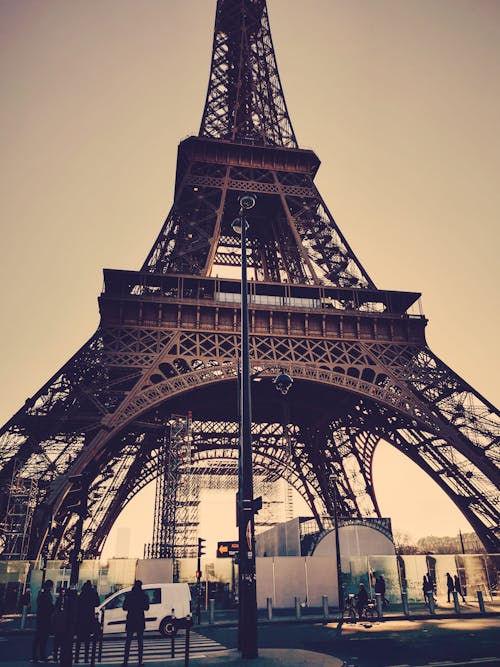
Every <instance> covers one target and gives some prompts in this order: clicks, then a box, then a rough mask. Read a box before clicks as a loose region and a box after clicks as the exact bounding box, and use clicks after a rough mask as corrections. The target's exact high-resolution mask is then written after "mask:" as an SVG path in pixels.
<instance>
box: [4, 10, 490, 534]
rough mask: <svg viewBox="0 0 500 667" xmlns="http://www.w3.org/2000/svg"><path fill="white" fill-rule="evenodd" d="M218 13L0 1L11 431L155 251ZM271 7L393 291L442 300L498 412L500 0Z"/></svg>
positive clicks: (385, 505) (326, 178)
mask: <svg viewBox="0 0 500 667" xmlns="http://www.w3.org/2000/svg"><path fill="white" fill-rule="evenodd" d="M215 4H216V3H215V0H182V1H180V0H176V1H174V0H120V2H116V1H112V0H72V1H71V2H68V1H67V0H46V1H41V0H0V85H1V95H2V104H1V105H0V146H1V151H0V168H1V178H0V224H1V226H2V227H1V228H2V243H1V246H0V272H1V280H0V290H1V304H2V313H3V317H2V326H1V327H0V354H1V360H2V364H1V370H2V376H1V377H2V382H1V385H0V392H1V396H0V420H1V421H2V422H3V421H5V420H6V419H7V418H8V417H9V416H10V415H11V414H12V413H13V412H14V411H15V410H17V408H18V407H19V406H20V405H21V404H22V403H23V402H24V401H25V399H26V398H27V397H28V396H31V395H32V394H33V393H34V392H35V391H36V390H37V389H38V388H39V387H40V385H41V384H42V383H43V382H44V381H45V380H46V379H48V377H49V376H50V375H51V374H52V373H53V372H54V371H55V370H56V369H57V368H58V367H60V366H61V365H62V364H63V363H64V362H65V361H66V360H67V359H68V358H69V356H70V355H72V354H73V353H74V352H75V350H76V349H77V348H78V347H79V346H80V345H81V344H82V343H83V342H84V341H85V340H86V339H87V338H88V337H89V335H91V334H92V333H93V331H94V330H95V328H96V326H97V324H98V310H97V302H96V299H97V296H98V293H99V291H100V289H101V286H102V269H103V267H111V268H119V269H138V268H139V267H140V265H141V264H142V262H143V260H144V258H145V256H146V254H147V252H148V250H149V248H150V247H151V245H152V243H153V241H154V239H155V237H156V235H157V233H158V231H159V229H160V226H161V224H162V222H163V220H164V218H165V217H166V215H167V213H168V210H169V208H170V205H171V202H172V195H173V182H174V176H175V158H176V150H177V144H178V142H179V140H181V139H182V138H184V137H186V136H188V135H190V134H196V133H197V132H198V129H199V122H200V118H201V113H202V108H203V104H204V99H205V94H206V85H207V81H208V73H209V65H210V53H211V42H212V29H213V21H214V11H215ZM268 7H269V14H270V19H271V28H272V32H273V38H274V44H275V49H276V52H277V58H278V65H279V68H280V73H281V78H282V83H283V87H284V92H285V96H286V99H287V103H288V108H289V111H290V115H291V119H292V123H293V125H294V129H295V131H296V134H297V137H298V140H299V143H300V145H301V146H302V147H311V148H313V149H314V150H315V151H316V152H317V153H318V155H319V156H320V158H321V159H322V160H323V164H322V167H321V169H320V172H319V174H318V177H317V181H316V182H317V184H318V186H319V188H320V191H321V193H322V194H323V196H324V197H325V199H326V201H327V203H328V205H329V207H330V209H331V210H332V212H333V214H334V216H335V218H336V220H337V222H338V224H339V225H340V227H341V229H342V231H343V232H344V234H345V235H346V237H347V239H348V240H349V242H350V244H351V246H352V247H353V249H354V250H355V252H356V253H357V255H358V257H359V258H360V260H361V261H362V263H363V264H364V266H365V268H366V269H367V271H368V273H369V274H370V275H371V277H372V278H373V279H374V281H375V283H376V284H377V286H379V287H380V288H384V289H401V290H415V291H421V292H422V293H423V306H424V311H425V313H426V315H427V316H428V317H429V319H430V324H429V327H428V330H427V333H428V341H429V344H430V346H431V347H432V349H433V350H434V352H435V353H436V354H438V355H439V356H440V357H441V358H442V359H444V361H446V362H447V363H448V364H449V365H451V367H452V368H453V369H454V370H456V371H457V372H458V373H460V374H461V375H462V377H464V379H466V380H467V381H468V382H470V383H471V384H472V385H473V386H474V387H475V388H476V389H477V390H478V391H480V392H482V393H483V394H484V395H485V396H486V397H487V398H489V399H490V400H492V401H493V402H497V403H498V398H499V391H498V380H497V378H498V374H499V365H498V355H497V339H498V334H497V330H498V324H499V308H498V305H499V303H498V278H499V272H498V260H497V253H498V240H499V233H498V215H499V210H500V187H499V176H500V138H499V137H500V127H499V126H500V90H499V84H498V78H499V77H498V72H499V71H500V3H498V2H496V1H493V0H491V1H490V0H468V1H465V0H404V1H402V0H343V1H339V0H308V2H303V0H268ZM375 464H376V465H375V482H376V489H377V492H378V494H379V499H380V505H381V508H382V511H383V512H384V514H387V515H389V516H393V519H394V523H395V524H396V526H398V525H399V526H404V527H406V529H407V530H408V531H409V532H412V533H414V534H415V535H420V534H425V533H427V532H432V531H433V532H436V533H437V532H441V533H456V531H457V529H458V527H459V526H462V528H464V527H466V524H464V523H463V520H462V519H461V518H460V517H459V515H458V513H457V512H455V510H454V509H453V508H451V509H450V505H449V503H448V502H447V501H446V499H445V497H444V495H443V494H442V493H441V492H440V491H439V490H437V491H436V489H435V487H434V485H433V484H429V483H428V482H427V480H426V478H425V477H424V476H423V475H422V474H419V471H416V472H414V470H415V467H414V466H413V464H408V463H406V462H405V461H403V460H402V456H401V455H399V454H398V453H395V452H394V451H393V450H392V449H391V448H389V447H388V446H387V447H384V448H381V449H380V452H378V453H377V456H376V461H375ZM398 485H399V486H398ZM417 493H421V494H422V495H423V496H424V498H425V499H426V500H427V501H428V502H429V507H430V508H431V510H430V514H431V515H432V520H431V518H430V517H429V516H426V511H425V507H424V504H423V503H422V502H421V501H419V503H418V504H417V503H415V495H416V494H417ZM233 518H234V517H233V515H232V508H231V521H232V520H233ZM228 530H229V528H228ZM231 538H232V536H229V537H228V538H227V539H231ZM219 539H226V538H225V536H223V537H222V538H219ZM141 543H142V542H141Z"/></svg>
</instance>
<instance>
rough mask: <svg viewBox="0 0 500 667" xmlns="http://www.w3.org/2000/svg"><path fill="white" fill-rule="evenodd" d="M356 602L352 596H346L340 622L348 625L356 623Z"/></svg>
mask: <svg viewBox="0 0 500 667" xmlns="http://www.w3.org/2000/svg"><path fill="white" fill-rule="evenodd" d="M356 618H357V613H356V602H355V599H354V595H351V594H350V595H348V596H347V597H346V599H345V604H344V609H343V611H342V620H344V621H347V622H348V623H356Z"/></svg>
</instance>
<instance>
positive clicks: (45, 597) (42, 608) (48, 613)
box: [31, 579, 54, 662]
mask: <svg viewBox="0 0 500 667" xmlns="http://www.w3.org/2000/svg"><path fill="white" fill-rule="evenodd" d="M53 587H54V582H53V581H51V579H47V581H46V582H45V583H44V585H43V588H42V590H41V591H40V593H38V598H37V601H36V629H35V636H34V638H33V643H32V644H31V657H32V660H31V662H38V659H39V658H40V660H42V661H43V662H46V661H47V653H46V650H47V639H48V638H49V635H50V632H51V629H52V614H53V613H54V602H53V600H52V588H53Z"/></svg>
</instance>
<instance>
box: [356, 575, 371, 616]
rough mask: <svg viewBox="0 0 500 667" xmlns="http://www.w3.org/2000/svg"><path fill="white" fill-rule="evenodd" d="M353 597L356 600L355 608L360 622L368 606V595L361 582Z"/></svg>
mask: <svg viewBox="0 0 500 667" xmlns="http://www.w3.org/2000/svg"><path fill="white" fill-rule="evenodd" d="M355 597H356V599H357V604H356V607H357V610H358V616H359V620H361V619H362V617H363V610H364V609H365V608H366V607H367V606H368V593H367V591H366V588H365V585H364V583H363V582H362V581H361V582H360V584H359V591H358V593H357V595H356V596H355Z"/></svg>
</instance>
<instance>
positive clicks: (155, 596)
mask: <svg viewBox="0 0 500 667" xmlns="http://www.w3.org/2000/svg"><path fill="white" fill-rule="evenodd" d="M143 590H144V592H145V593H146V595H147V596H148V599H149V604H160V603H161V588H144V589H143Z"/></svg>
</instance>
